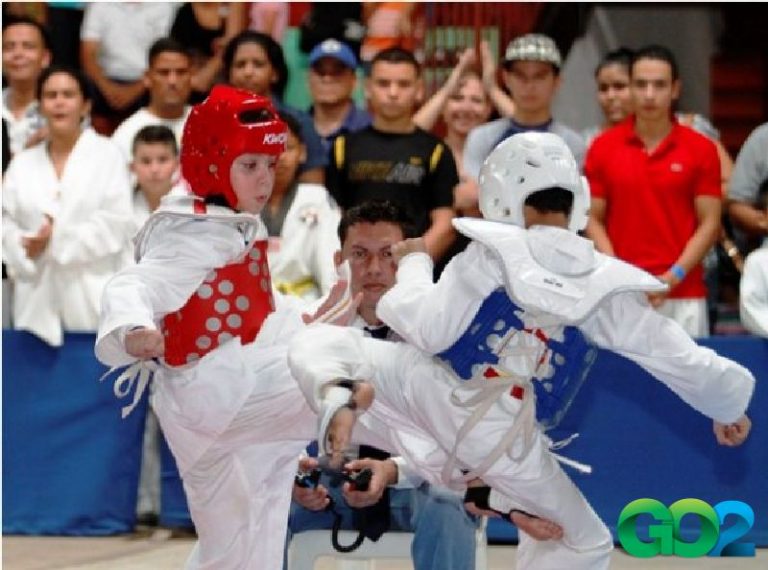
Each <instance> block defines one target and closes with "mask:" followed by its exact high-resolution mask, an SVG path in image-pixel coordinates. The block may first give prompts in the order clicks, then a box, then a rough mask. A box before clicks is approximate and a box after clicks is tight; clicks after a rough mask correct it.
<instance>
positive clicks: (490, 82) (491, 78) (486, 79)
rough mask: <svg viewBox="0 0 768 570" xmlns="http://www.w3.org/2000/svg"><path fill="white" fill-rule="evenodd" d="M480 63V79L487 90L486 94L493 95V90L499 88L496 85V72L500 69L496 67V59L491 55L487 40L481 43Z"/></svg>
mask: <svg viewBox="0 0 768 570" xmlns="http://www.w3.org/2000/svg"><path fill="white" fill-rule="evenodd" d="M480 62H481V64H482V70H481V76H480V78H481V79H482V81H483V88H485V91H486V93H491V91H493V89H495V88H496V87H498V85H497V83H496V72H497V69H498V68H497V66H496V58H494V57H493V54H492V53H491V47H490V46H489V45H488V42H487V41H485V40H483V41H482V42H480Z"/></svg>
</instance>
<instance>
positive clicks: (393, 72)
mask: <svg viewBox="0 0 768 570" xmlns="http://www.w3.org/2000/svg"><path fill="white" fill-rule="evenodd" d="M422 91H423V85H422V82H421V79H420V67H419V64H418V62H417V61H416V59H415V58H414V57H413V54H412V53H411V52H409V51H406V50H403V49H400V48H391V49H387V50H384V51H382V52H380V53H379V54H378V55H377V56H376V57H375V58H374V59H373V62H372V64H371V75H370V77H369V78H368V79H367V80H366V84H365V93H366V97H367V99H368V101H369V103H370V108H371V113H372V115H373V124H372V125H371V126H370V127H368V128H365V129H363V130H361V131H358V132H356V133H350V134H347V135H343V136H339V137H338V138H337V139H336V140H335V142H334V145H333V148H332V151H331V160H330V164H329V166H328V167H327V169H326V186H327V187H328V191H329V192H330V193H331V195H332V196H333V197H334V198H335V199H336V201H337V202H338V203H339V205H340V206H341V207H342V208H349V207H351V206H354V205H357V204H360V203H362V202H365V201H368V200H390V201H393V202H396V203H398V204H399V205H401V206H402V207H403V208H404V209H405V211H406V212H407V214H408V215H409V216H410V217H411V219H412V221H413V223H414V224H415V225H416V227H417V230H418V231H419V233H420V234H422V235H423V236H424V238H425V240H426V244H427V250H428V251H429V253H430V255H431V256H432V258H433V259H435V260H436V261H438V260H440V259H441V257H442V256H443V255H444V254H445V252H446V251H447V250H448V248H449V247H450V245H451V244H452V243H453V240H454V239H455V233H454V231H453V227H452V226H451V220H452V219H453V188H454V186H456V184H457V183H458V181H459V179H458V174H457V172H456V164H455V162H454V160H453V154H452V153H451V151H450V149H448V148H446V146H445V145H444V143H443V142H442V141H441V140H440V139H438V138H437V137H435V136H433V135H431V134H430V133H427V132H426V131H424V130H422V129H420V128H418V127H416V125H414V123H413V120H412V116H413V112H414V110H415V107H416V104H417V101H418V100H419V99H420V98H421V94H422Z"/></svg>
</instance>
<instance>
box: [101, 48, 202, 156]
mask: <svg viewBox="0 0 768 570" xmlns="http://www.w3.org/2000/svg"><path fill="white" fill-rule="evenodd" d="M148 63H149V66H148V67H147V70H146V71H145V72H144V77H143V82H144V86H145V87H146V88H147V91H148V93H149V104H148V105H147V106H146V107H142V108H141V109H139V110H138V111H136V112H135V113H134V114H133V115H131V116H130V117H128V118H127V119H125V120H124V121H123V122H122V123H120V126H119V127H117V129H116V130H115V132H114V133H113V134H112V140H113V141H114V142H115V144H117V146H118V147H119V148H120V150H121V151H122V152H123V154H124V155H125V160H126V162H130V160H131V147H132V145H133V143H134V138H135V137H136V133H138V132H139V130H141V128H142V127H145V126H147V125H164V126H166V127H168V128H170V129H171V130H172V131H173V133H174V135H175V136H176V141H177V143H180V142H181V134H182V132H183V130H184V122H185V121H186V120H187V117H188V116H189V111H190V109H191V107H190V106H189V105H188V104H187V101H188V99H189V95H190V93H191V91H192V84H191V78H192V75H191V68H190V58H189V54H188V53H187V51H186V48H184V46H182V45H181V44H180V43H178V42H177V41H176V40H173V39H171V38H161V39H159V40H157V41H156V42H155V43H153V44H152V47H151V48H150V49H149V57H148Z"/></svg>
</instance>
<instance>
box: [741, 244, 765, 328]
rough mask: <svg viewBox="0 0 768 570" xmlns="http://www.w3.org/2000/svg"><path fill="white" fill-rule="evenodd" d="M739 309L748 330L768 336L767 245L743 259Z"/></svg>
mask: <svg viewBox="0 0 768 570" xmlns="http://www.w3.org/2000/svg"><path fill="white" fill-rule="evenodd" d="M739 311H740V315H741V322H742V323H744V327H745V328H746V329H747V330H748V331H749V332H751V333H752V334H754V335H758V336H763V337H766V338H768V247H765V246H764V247H763V248H761V249H758V250H756V251H753V252H752V253H750V254H749V255H748V256H747V259H746V260H745V261H744V272H743V273H742V275H741V282H740V295H739Z"/></svg>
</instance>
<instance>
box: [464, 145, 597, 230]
mask: <svg viewBox="0 0 768 570" xmlns="http://www.w3.org/2000/svg"><path fill="white" fill-rule="evenodd" d="M479 182H480V197H479V202H480V211H481V212H482V213H483V217H485V219H487V220H494V221H497V222H504V223H507V224H514V225H516V226H519V227H521V228H524V227H525V220H524V218H523V204H524V203H525V200H526V198H528V196H530V195H531V194H533V193H534V192H536V191H538V190H545V189H547V188H562V189H563V190H567V191H569V192H571V193H573V208H572V209H571V216H570V219H569V222H568V229H570V230H571V231H574V232H575V231H579V230H583V229H584V228H585V227H586V225H587V216H588V213H589V185H588V184H587V180H586V178H584V177H582V176H580V173H579V166H578V164H576V160H575V159H574V158H573V154H572V153H571V150H570V149H569V148H568V146H567V145H566V144H565V141H563V139H562V138H560V137H559V136H557V135H555V134H553V133H540V132H533V131H531V132H526V133H518V134H516V135H513V136H511V137H509V138H508V139H506V140H505V141H503V142H501V143H500V144H499V145H498V146H497V147H496V148H495V149H493V152H491V154H490V155H489V156H488V158H486V159H485V162H484V163H483V166H482V168H481V169H480V179H479Z"/></svg>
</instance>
